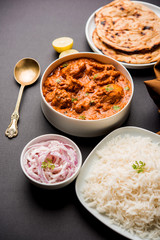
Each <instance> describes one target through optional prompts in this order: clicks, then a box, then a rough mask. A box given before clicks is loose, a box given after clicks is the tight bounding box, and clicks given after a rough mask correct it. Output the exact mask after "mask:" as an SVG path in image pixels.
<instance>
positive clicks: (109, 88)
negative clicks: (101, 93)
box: [105, 85, 114, 92]
mask: <svg viewBox="0 0 160 240" xmlns="http://www.w3.org/2000/svg"><path fill="white" fill-rule="evenodd" d="M105 89H106V91H107V92H110V91H112V90H113V89H114V88H113V87H110V85H107V86H106V88H105Z"/></svg>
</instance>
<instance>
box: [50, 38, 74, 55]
mask: <svg viewBox="0 0 160 240" xmlns="http://www.w3.org/2000/svg"><path fill="white" fill-rule="evenodd" d="M52 46H53V48H54V49H55V50H56V51H57V52H58V53H61V52H63V51H66V50H68V49H71V48H72V46H73V39H72V38H70V37H61V38H56V39H55V40H53V42H52Z"/></svg>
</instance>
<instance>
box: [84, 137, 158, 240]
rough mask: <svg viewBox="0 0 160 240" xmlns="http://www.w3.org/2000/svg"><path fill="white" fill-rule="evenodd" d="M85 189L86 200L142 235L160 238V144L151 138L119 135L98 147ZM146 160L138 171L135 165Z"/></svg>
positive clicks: (118, 222)
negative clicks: (142, 168) (142, 167)
mask: <svg viewBox="0 0 160 240" xmlns="http://www.w3.org/2000/svg"><path fill="white" fill-rule="evenodd" d="M97 155H98V159H97V160H96V161H95V162H94V163H93V166H92V168H91V170H90V173H89V175H88V177H87V179H86V184H85V186H84V189H83V194H84V198H85V201H87V202H88V204H89V206H90V207H93V208H96V209H97V211H98V212H99V213H102V214H106V215H107V216H108V217H109V218H110V219H112V221H113V222H114V223H115V224H118V225H120V226H121V227H123V228H125V229H126V230H129V231H130V232H131V233H133V234H134V233H136V234H138V235H139V237H141V238H145V237H147V238H149V239H160V146H159V144H158V143H153V142H152V141H151V139H150V138H144V137H138V136H130V135H125V136H123V137H121V136H117V137H116V138H114V139H112V140H111V141H110V142H108V143H107V144H106V146H105V147H104V148H103V149H101V150H99V151H97ZM135 161H137V162H139V161H142V162H144V163H145V164H146V165H145V169H144V171H143V172H141V173H137V171H136V170H135V169H133V167H132V165H133V164H134V163H135Z"/></svg>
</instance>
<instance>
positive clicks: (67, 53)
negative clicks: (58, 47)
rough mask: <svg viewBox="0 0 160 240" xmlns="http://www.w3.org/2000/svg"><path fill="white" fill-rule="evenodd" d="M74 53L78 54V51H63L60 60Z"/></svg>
mask: <svg viewBox="0 0 160 240" xmlns="http://www.w3.org/2000/svg"><path fill="white" fill-rule="evenodd" d="M72 53H78V51H77V50H76V49H69V50H66V51H63V52H61V53H60V54H59V58H61V57H64V56H67V55H69V54H72Z"/></svg>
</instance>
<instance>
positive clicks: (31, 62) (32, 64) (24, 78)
mask: <svg viewBox="0 0 160 240" xmlns="http://www.w3.org/2000/svg"><path fill="white" fill-rule="evenodd" d="M39 75H40V66H39V63H38V62H37V61H36V60H35V59H33V58H23V59H21V60H20V61H18V62H17V63H16V65H15V68H14V78H15V80H16V81H17V82H18V83H19V84H20V85H21V87H20V90H19V94H18V99H17V103H16V107H15V109H14V112H13V113H12V115H11V122H10V124H9V126H8V128H7V129H6V131H5V135H6V136H7V137H8V138H13V137H16V136H17V134H18V126H17V122H18V119H19V107H20V102H21V98H22V94H23V90H24V87H25V86H26V85H31V84H33V83H34V82H35V81H36V80H37V79H38V78H39Z"/></svg>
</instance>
